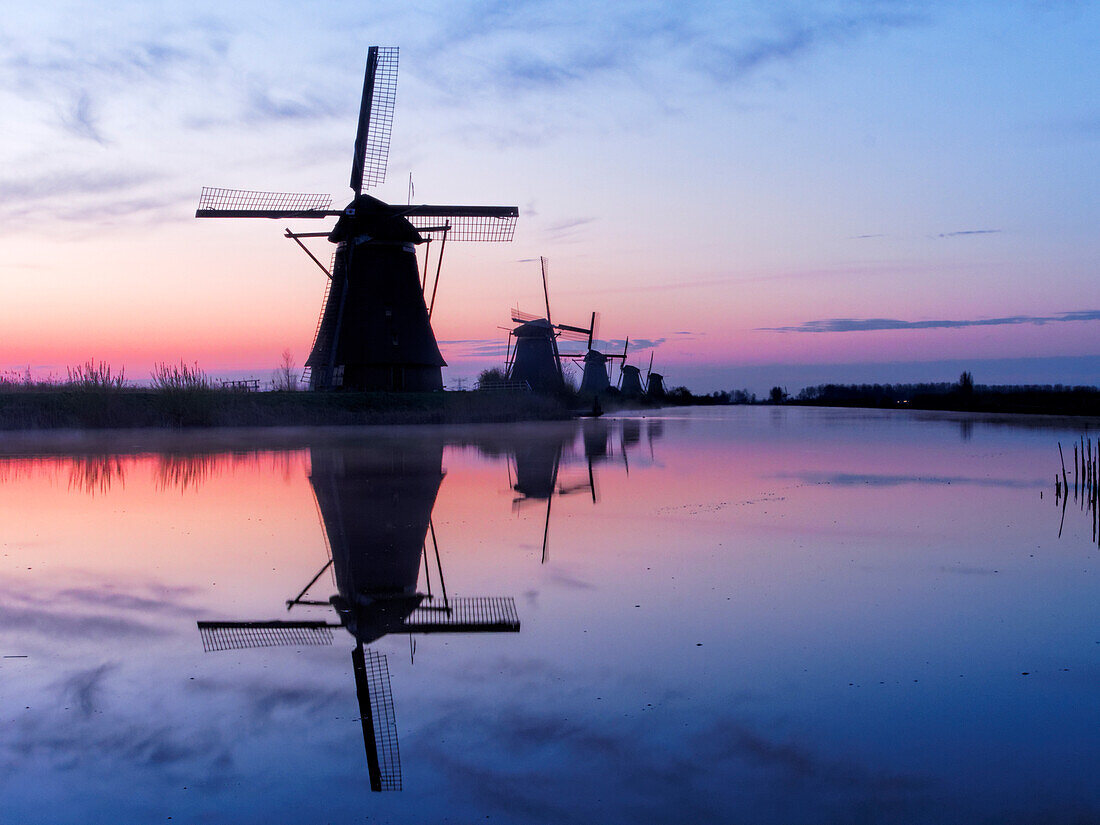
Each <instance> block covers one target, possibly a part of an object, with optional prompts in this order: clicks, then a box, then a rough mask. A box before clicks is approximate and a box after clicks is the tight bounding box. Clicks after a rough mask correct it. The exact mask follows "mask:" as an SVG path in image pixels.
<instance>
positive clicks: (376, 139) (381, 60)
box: [351, 46, 398, 195]
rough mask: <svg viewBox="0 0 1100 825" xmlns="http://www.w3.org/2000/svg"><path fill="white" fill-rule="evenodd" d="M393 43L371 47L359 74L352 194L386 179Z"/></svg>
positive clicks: (394, 66) (392, 97)
mask: <svg viewBox="0 0 1100 825" xmlns="http://www.w3.org/2000/svg"><path fill="white" fill-rule="evenodd" d="M397 56H398V49H397V47H396V46H371V47H370V49H368V50H367V69H366V74H365V76H364V77H363V100H362V102H361V103H360V105H359V128H358V129H357V130H356V133H355V154H354V156H353V158H352V163H351V188H352V189H354V190H355V194H357V195H361V194H363V189H365V188H366V187H369V186H377V185H378V184H380V183H384V182H385V180H386V164H387V162H388V161H389V156H390V131H391V128H392V126H393V109H394V104H395V103H396V102H397Z"/></svg>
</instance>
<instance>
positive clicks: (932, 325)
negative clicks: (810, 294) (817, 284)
mask: <svg viewBox="0 0 1100 825" xmlns="http://www.w3.org/2000/svg"><path fill="white" fill-rule="evenodd" d="M1070 321H1100V310H1096V309H1090V310H1081V311H1076V312H1062V313H1059V314H1057V315H1010V316H1007V317H1004V318H977V319H972V320H963V321H955V320H935V321H900V320H897V319H896V318H827V319H824V320H819V321H805V322H803V323H801V324H796V325H794V326H787V327H757V331H758V332H873V331H879V330H889V329H958V328H961V327H999V326H1020V325H1023V324H1033V325H1035V326H1042V325H1043V324H1061V323H1067V322H1070Z"/></svg>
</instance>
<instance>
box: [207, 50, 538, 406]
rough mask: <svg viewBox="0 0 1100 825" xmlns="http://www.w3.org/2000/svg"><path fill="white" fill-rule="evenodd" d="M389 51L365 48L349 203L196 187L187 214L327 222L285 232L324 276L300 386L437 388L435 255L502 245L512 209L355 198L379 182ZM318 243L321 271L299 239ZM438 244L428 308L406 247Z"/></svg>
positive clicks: (391, 71) (391, 90) (389, 112)
mask: <svg viewBox="0 0 1100 825" xmlns="http://www.w3.org/2000/svg"><path fill="white" fill-rule="evenodd" d="M397 62H398V50H397V48H395V47H379V46H371V47H370V49H369V50H368V52H367V67H366V74H365V77H364V80H363V97H362V102H361V105H360V108H359V125H358V130H357V131H356V135H355V149H354V154H353V157H352V165H351V189H352V191H353V193H354V197H353V199H352V201H351V203H349V204H348V205H347V206H346V207H344V208H343V209H335V210H334V209H332V208H331V207H332V197H331V196H330V195H322V194H292V193H282V192H255V191H245V190H236V189H215V188H210V187H204V188H203V190H202V195H201V197H200V199H199V207H198V210H197V211H196V212H195V217H197V218H285V219H290V218H294V219H297V218H329V217H335V218H337V221H336V225H335V227H333V229H332V230H331V231H329V232H291V231H290V230H289V229H287V230H286V232H285V236H286V237H288V238H290V239H292V240H294V241H295V242H296V243H297V244H298V245H299V246H300V247H301V248H302V249H303V250H304V251H305V252H306V254H308V255H309V256H310V258H312V259H313V261H314V263H316V264H317V265H318V266H319V267H320V268H321V269H322V270H323V271H324V272H325V274H326V275H327V276H328V279H329V280H328V285H327V287H326V291H325V297H324V301H323V305H322V309H321V314H320V317H319V318H318V321H317V328H316V331H315V333H314V339H313V346H312V348H311V350H310V354H309V357H308V358H307V359H306V368H307V369H308V370H309V386H310V389H332V388H337V387H342V388H345V389H352V390H410V391H429V390H439V389H442V388H443V377H442V371H441V368H442V367H444V366H446V362H445V361H444V360H443V356H442V355H441V354H440V352H439V346H438V344H437V343H436V340H435V334H434V333H433V332H432V327H431V313H432V310H433V309H434V305H435V295H436V289H437V288H438V286H439V273H440V268H441V267H442V262H443V252H444V250H445V249H446V244H447V241H448V240H451V241H510V240H512V234H513V231H514V229H515V223H516V218H517V217H518V216H519V209H517V208H516V207H514V206H433V205H427V204H420V205H412V204H410V205H407V206H400V205H391V204H387V203H384V202H383V201H381V200H378V199H377V198H373V197H371V196H370V195H366V194H364V193H363V190H364V188H367V187H370V186H376V185H378V184H380V183H383V182H384V181H385V178H386V163H387V159H388V157H389V146H390V129H391V125H392V122H393V110H394V104H395V102H396V97H397ZM311 237H327V238H328V240H329V241H330V242H331V243H334V244H336V250H335V252H334V254H333V257H332V266H331V268H329V267H326V266H325V265H324V264H323V263H322V262H321V261H320V260H319V259H318V258H317V257H316V256H315V255H314V254H313V253H312V252H310V251H309V249H307V248H306V246H305V244H303V243H302V241H301V239H302V238H311ZM434 237H439V238H441V242H440V248H439V254H438V260H437V264H436V272H435V282H434V286H433V287H432V292H431V303H430V304H428V303H426V302H425V294H426V291H427V280H428V278H427V270H428V261H427V254H425V261H424V277H423V282H422V280H421V275H420V269H419V266H418V263H417V258H416V247H417V245H418V244H422V243H424V242H425V241H429V245H428V247H429V249H430V241H431V239H432V238H434Z"/></svg>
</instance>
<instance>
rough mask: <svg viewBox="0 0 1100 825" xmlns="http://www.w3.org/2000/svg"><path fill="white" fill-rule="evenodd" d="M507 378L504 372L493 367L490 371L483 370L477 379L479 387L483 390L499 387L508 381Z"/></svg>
mask: <svg viewBox="0 0 1100 825" xmlns="http://www.w3.org/2000/svg"><path fill="white" fill-rule="evenodd" d="M507 378H508V377H507V376H506V375H505V374H504V371H503V370H500V369H497V368H496V367H493V368H492V369H489V370H482V371H481V373H480V374H479V375H478V377H477V385H478V386H479V387H481V389H483V390H487V389H490V388H491V387H498V386H500V385H501V384H503V383H504V382H505V381H506V380H507Z"/></svg>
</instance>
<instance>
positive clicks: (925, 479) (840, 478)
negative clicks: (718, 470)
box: [773, 473, 1043, 490]
mask: <svg viewBox="0 0 1100 825" xmlns="http://www.w3.org/2000/svg"><path fill="white" fill-rule="evenodd" d="M773 477H774V478H791V479H797V480H799V481H802V482H805V483H807V484H835V485H837V486H840V487H857V486H863V485H867V486H871V487H900V486H902V485H905V484H922V485H942V486H947V485H957V486H971V487H999V488H1005V489H1010V490H1028V489H1032V488H1034V487H1042V486H1043V482H1042V481H1041V480H1040V479H1031V480H1028V479H1017V478H981V477H978V476H934V475H928V476H922V475H906V474H901V473H899V474H895V475H891V474H885V473H777V474H776V475H775V476H773Z"/></svg>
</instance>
